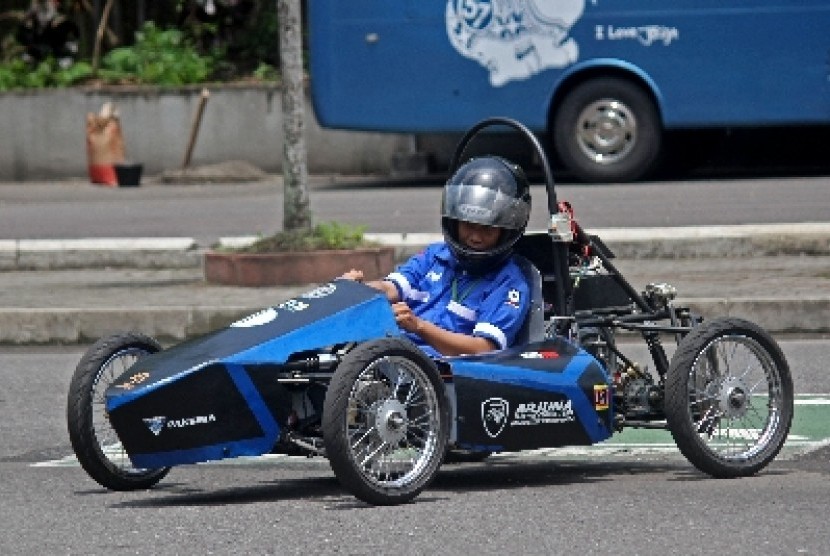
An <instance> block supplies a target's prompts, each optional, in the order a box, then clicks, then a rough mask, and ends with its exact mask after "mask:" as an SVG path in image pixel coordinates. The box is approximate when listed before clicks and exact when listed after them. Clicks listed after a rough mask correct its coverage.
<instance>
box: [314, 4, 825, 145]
mask: <svg viewBox="0 0 830 556" xmlns="http://www.w3.org/2000/svg"><path fill="white" fill-rule="evenodd" d="M308 15H309V24H310V60H311V78H312V95H313V101H314V107H315V110H316V113H317V118H318V120H319V121H320V123H321V124H322V125H324V126H327V127H336V128H348V129H366V130H383V131H411V132H452V131H456V132H457V131H463V130H466V129H468V128H469V127H470V126H471V125H473V124H474V123H476V122H478V121H480V120H481V119H483V118H486V117H489V116H492V115H493V114H498V115H501V116H505V117H509V118H514V119H516V120H519V121H521V122H522V123H524V124H525V125H528V126H529V127H531V128H533V129H536V130H543V129H545V128H546V127H547V125H548V119H549V115H550V113H551V110H552V103H554V99H555V95H556V94H557V92H558V91H559V90H560V88H561V87H563V86H564V85H565V84H567V83H568V81H569V80H571V79H577V80H578V79H582V78H583V77H585V76H587V75H592V76H599V75H610V74H620V73H622V74H626V75H630V76H631V77H632V78H635V79H637V80H640V81H641V82H642V83H643V84H644V86H647V87H648V88H649V90H650V91H651V93H652V94H653V96H654V98H655V99H657V100H658V107H659V109H660V113H661V117H662V120H663V123H664V125H665V126H666V127H667V128H680V127H725V126H750V125H751V126H755V125H773V124H824V123H828V122H830V82H828V66H827V52H828V47H830V35H828V33H827V29H828V28H830V5H828V3H827V2H824V1H819V0H804V1H800V2H795V1H784V0H758V1H746V0H742V1H739V0H726V1H724V0H680V1H673V2H665V1H661V0H596V1H587V0H572V1H563V0H559V1H557V2H554V1H552V0H520V1H519V2H507V1H506V0H360V1H359V2H342V1H338V0H315V1H314V2H310V3H309V14H308ZM497 17H498V18H499V20H498V21H499V24H498V25H497V26H496V25H495V24H494V21H496V18H497ZM494 29H496V30H497V31H498V32H497V33H496V32H495V31H494ZM553 43H556V46H555V48H551V44H553Z"/></svg>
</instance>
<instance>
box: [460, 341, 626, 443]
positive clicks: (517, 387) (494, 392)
mask: <svg viewBox="0 0 830 556" xmlns="http://www.w3.org/2000/svg"><path fill="white" fill-rule="evenodd" d="M452 374H453V382H454V384H455V395H456V398H457V400H456V405H457V412H458V415H459V419H458V433H457V439H456V442H457V443H458V444H459V445H460V446H462V447H465V448H467V449H473V450H477V451H493V452H498V451H509V450H516V449H528V448H538V447H555V446H566V445H580V444H581V445H588V444H595V443H597V442H601V441H603V440H606V439H607V438H609V437H610V436H611V435H612V433H613V419H612V415H613V405H612V400H611V398H612V396H611V395H610V393H611V383H610V377H609V376H608V374H607V373H606V372H605V370H604V369H603V367H602V366H601V365H600V364H599V363H598V362H597V360H596V359H594V357H593V356H591V355H590V354H589V353H587V352H586V351H585V350H583V349H579V348H578V347H576V346H574V345H572V344H570V343H569V342H567V341H566V340H564V339H562V338H551V339H548V340H545V341H543V342H535V343H532V344H528V345H525V346H517V347H515V348H511V349H508V350H505V351H502V352H498V353H494V354H486V355H482V356H476V357H460V358H454V359H452ZM494 409H495V410H496V411H497V412H498V413H499V414H500V417H501V418H499V419H495V420H493V418H492V410H494Z"/></svg>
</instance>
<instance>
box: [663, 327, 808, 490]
mask: <svg viewBox="0 0 830 556" xmlns="http://www.w3.org/2000/svg"><path fill="white" fill-rule="evenodd" d="M665 412H666V420H667V423H668V426H669V430H670V431H671V433H672V436H673V437H674V441H675V442H676V443H677V447H678V448H680V451H681V452H682V453H683V455H684V456H686V458H687V459H688V460H689V461H690V462H691V463H692V464H693V465H694V466H695V467H697V468H698V469H699V470H701V471H703V472H704V473H708V474H709V475H711V476H713V477H717V478H731V477H744V476H748V475H753V474H755V473H757V472H758V471H760V470H761V469H763V468H764V467H765V466H766V465H767V464H769V463H770V462H771V461H772V460H773V459H774V458H775V456H776V455H777V454H778V452H779V451H780V450H781V448H782V446H783V445H784V441H785V440H786V439H787V434H788V433H789V430H790V423H791V421H792V417H793V383H792V378H791V376H790V369H789V367H788V366H787V361H786V359H785V358H784V354H783V353H782V352H781V349H780V348H779V347H778V344H777V343H776V342H775V340H773V338H772V337H771V336H770V335H769V334H768V333H766V332H765V331H764V330H762V329H761V328H760V327H758V326H757V325H755V324H753V323H751V322H749V321H746V320H743V319H739V318H718V319H713V320H711V321H708V322H705V323H703V324H701V325H700V326H697V327H695V328H694V329H693V330H692V331H691V332H689V334H688V335H686V337H685V338H683V340H682V341H681V342H680V345H678V346H677V351H676V352H675V355H674V357H673V358H672V361H671V365H670V366H669V371H668V373H667V375H666V384H665Z"/></svg>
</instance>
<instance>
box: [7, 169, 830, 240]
mask: <svg viewBox="0 0 830 556" xmlns="http://www.w3.org/2000/svg"><path fill="white" fill-rule="evenodd" d="M440 191H441V190H440V181H439V182H432V183H428V184H424V183H421V184H405V183H390V182H389V181H387V180H383V179H381V180H373V181H367V179H366V178H363V179H361V178H352V179H345V178H319V177H317V178H315V179H314V180H312V185H311V186H310V188H309V198H310V208H311V211H312V216H313V218H314V220H315V221H316V222H323V221H330V220H336V221H340V222H347V223H351V224H358V225H364V226H366V228H367V231H370V232H407V233H414V232H440V220H439V217H438V215H439V206H440ZM557 192H558V193H557V194H558V198H559V199H560V200H568V201H570V202H571V204H572V205H573V207H574V209H575V211H576V216H577V219H578V220H579V221H580V222H581V224H582V226H583V227H584V228H586V229H591V228H606V227H625V228H629V227H635V228H643V227H652V226H707V225H723V224H745V223H749V224H757V223H761V224H763V223H781V222H826V221H827V220H828V218H830V177H805V178H799V177H783V178H744V179H705V180H686V181H665V182H646V183H636V184H616V185H581V184H572V183H570V184H569V183H563V184H560V185H559V186H558V187H557ZM532 194H533V199H534V201H533V202H534V208H533V212H532V214H531V221H530V226H529V228H530V229H537V230H538V229H545V228H546V227H547V213H546V208H547V207H546V203H547V200H546V199H547V198H546V194H545V191H544V188H543V187H542V186H538V185H537V186H534V187H533V188H532ZM282 218H283V194H282V188H281V185H280V180H279V179H277V178H274V180H272V181H269V182H261V183H241V184H205V185H151V184H148V185H145V186H142V187H138V188H114V189H113V188H104V187H99V186H94V185H90V184H88V183H86V182H83V181H74V182H72V181H70V182H60V183H28V184H15V185H12V184H0V238H2V239H63V238H86V237H171V236H172V237H179V236H181V237H193V238H196V239H197V240H198V241H199V242H200V243H201V244H204V245H209V244H210V243H212V242H213V241H215V240H216V239H217V238H219V237H223V236H239V235H252V234H258V233H261V234H270V233H273V232H275V231H278V230H280V229H281V228H282Z"/></svg>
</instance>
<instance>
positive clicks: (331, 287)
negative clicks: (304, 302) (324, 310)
mask: <svg viewBox="0 0 830 556" xmlns="http://www.w3.org/2000/svg"><path fill="white" fill-rule="evenodd" d="M335 290H337V286H336V285H335V284H332V283H331V282H329V283H328V284H323V285H322V286H317V287H316V288H314V289H313V290H311V291H309V292H306V293H304V294H300V297H302V298H303V299H320V298H322V297H328V296H330V295H331V294H333V293H334V292H335Z"/></svg>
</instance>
